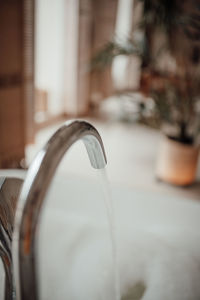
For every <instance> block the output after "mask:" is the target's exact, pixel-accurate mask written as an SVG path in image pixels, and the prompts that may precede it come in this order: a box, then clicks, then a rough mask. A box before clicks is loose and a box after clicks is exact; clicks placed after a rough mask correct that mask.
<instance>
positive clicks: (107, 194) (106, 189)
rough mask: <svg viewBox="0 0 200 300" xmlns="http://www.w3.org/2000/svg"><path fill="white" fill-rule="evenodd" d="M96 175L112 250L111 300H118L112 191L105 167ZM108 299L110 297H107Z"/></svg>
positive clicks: (118, 287) (118, 286)
mask: <svg viewBox="0 0 200 300" xmlns="http://www.w3.org/2000/svg"><path fill="white" fill-rule="evenodd" d="M98 176H99V179H100V182H101V185H102V190H103V194H104V202H105V207H106V213H107V218H108V223H109V233H110V240H111V247H112V248H111V250H112V260H113V261H112V263H113V289H114V298H113V299H112V300H120V299H121V296H120V281H119V270H118V253H117V240H116V230H115V226H116V223H115V213H114V206H113V198H112V192H111V188H110V185H109V181H108V177H107V173H106V169H105V168H104V169H100V170H98ZM109 300H110V299H109Z"/></svg>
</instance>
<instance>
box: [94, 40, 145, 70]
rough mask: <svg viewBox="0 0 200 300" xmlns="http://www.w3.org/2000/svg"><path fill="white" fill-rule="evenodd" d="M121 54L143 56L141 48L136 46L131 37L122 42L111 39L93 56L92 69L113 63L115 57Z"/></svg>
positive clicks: (102, 67)
mask: <svg viewBox="0 0 200 300" xmlns="http://www.w3.org/2000/svg"><path fill="white" fill-rule="evenodd" d="M119 55H126V56H131V55H138V56H141V48H140V47H139V46H136V45H135V43H134V41H133V40H131V39H129V40H128V41H127V42H126V43H124V44H122V43H120V41H119V42H118V41H114V40H113V41H110V42H108V43H106V44H105V45H104V46H103V47H102V48H101V49H100V50H99V51H98V52H97V53H96V55H95V56H94V57H93V58H92V61H91V68H92V69H104V68H106V67H107V66H109V65H111V63H112V62H113V59H114V58H115V57H116V56H119Z"/></svg>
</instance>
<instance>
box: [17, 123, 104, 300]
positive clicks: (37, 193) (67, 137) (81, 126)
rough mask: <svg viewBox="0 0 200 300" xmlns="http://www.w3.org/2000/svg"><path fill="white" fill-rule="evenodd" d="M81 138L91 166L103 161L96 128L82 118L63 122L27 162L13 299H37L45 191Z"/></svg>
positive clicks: (21, 196) (99, 165)
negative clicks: (38, 241) (38, 244)
mask: <svg viewBox="0 0 200 300" xmlns="http://www.w3.org/2000/svg"><path fill="white" fill-rule="evenodd" d="M79 139H82V140H83V142H84V144H85V146H86V149H87V152H88V156H89V159H90V163H91V165H92V167H93V168H96V169H101V168H104V167H105V165H106V155H105V151H104V147H103V143H102V140H101V137H100V135H99V133H98V132H97V130H96V129H95V128H94V127H93V126H92V125H91V124H89V123H87V122H84V121H71V122H66V123H65V124H64V125H63V126H62V127H61V128H60V129H59V130H58V131H57V132H56V133H55V134H54V135H53V136H52V137H51V138H50V140H49V141H48V142H47V144H46V145H45V147H44V148H43V149H42V150H41V151H40V152H39V153H38V155H37V156H36V158H35V159H34V161H33V163H32V164H31V166H30V168H29V170H28V172H27V176H26V179H25V181H24V184H23V187H22V191H21V194H20V197H19V201H18V204H17V209H16V216H15V223H14V235H13V249H12V250H13V251H12V255H13V261H14V275H15V280H16V293H17V300H27V299H28V300H38V299H39V296H38V284H37V276H36V274H37V265H36V253H35V248H36V247H35V246H36V239H37V238H36V231H37V230H38V228H37V227H38V221H39V217H40V213H41V210H42V207H43V202H44V199H45V195H46V192H47V190H48V187H49V185H50V183H51V180H52V178H53V176H54V174H55V171H56V169H57V167H58V165H59V163H60V161H61V159H62V158H63V156H64V154H65V153H66V152H67V150H68V149H69V148H70V146H71V145H72V144H74V143H75V142H76V141H77V140H79Z"/></svg>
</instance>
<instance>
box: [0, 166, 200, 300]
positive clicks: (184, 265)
mask: <svg viewBox="0 0 200 300" xmlns="http://www.w3.org/2000/svg"><path fill="white" fill-rule="evenodd" d="M0 175H1V176H2V175H9V176H17V177H21V178H23V177H24V176H25V173H23V172H18V171H15V173H13V171H9V172H7V171H5V172H0ZM111 188H112V194H113V203H114V211H115V220H116V226H115V233H116V240H117V257H118V270H119V275H120V291H121V295H122V299H123V300H137V299H143V300H161V299H162V300H165V299H166V300H169V299H173V300H179V299H180V300H197V299H200V284H199V280H200V251H199V250H200V230H199V228H200V217H199V216H200V203H198V202H197V201H193V200H190V199H182V198H173V197H172V196H168V195H163V194H159V193H153V192H151V191H143V190H139V189H132V188H128V187H124V186H115V185H112V186H111ZM108 228H109V226H108V221H107V217H106V210H105V205H104V199H103V193H102V189H101V185H100V184H99V181H98V178H94V180H91V179H90V180H89V179H85V178H82V177H78V176H73V175H69V176H66V177H65V178H63V176H61V175H59V174H58V175H57V176H56V177H55V179H54V180H53V184H52V185H51V187H50V189H49V191H48V194H47V196H46V201H45V208H44V209H43V212H42V216H41V221H40V231H39V233H38V244H37V252H38V258H37V259H38V262H37V264H38V279H39V287H40V289H39V290H40V298H41V299H43V300H47V299H48V300H51V299H52V300H54V299H57V300H64V299H70V300H102V299H105V300H114V299H112V293H113V265H112V262H113V260H112V251H111V243H110V236H109V230H108ZM0 271H1V272H0V276H1V283H2V278H3V268H2V267H1V270H0ZM2 292H3V289H2V288H1V296H0V299H3V295H2Z"/></svg>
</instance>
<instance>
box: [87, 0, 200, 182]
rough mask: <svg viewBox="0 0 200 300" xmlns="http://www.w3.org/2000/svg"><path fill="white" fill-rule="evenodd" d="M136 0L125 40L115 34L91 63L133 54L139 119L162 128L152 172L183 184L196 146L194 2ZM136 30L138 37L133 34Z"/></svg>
mask: <svg viewBox="0 0 200 300" xmlns="http://www.w3.org/2000/svg"><path fill="white" fill-rule="evenodd" d="M137 2H138V4H140V5H141V3H142V5H143V13H142V16H141V20H140V23H139V24H138V26H137V28H136V29H135V32H134V33H133V36H132V37H130V39H129V41H127V42H126V43H125V44H122V43H121V42H119V41H117V40H116V39H113V40H112V41H110V42H108V43H107V44H106V45H105V47H104V48H103V49H100V51H99V52H98V53H97V54H96V55H95V57H94V59H93V61H92V64H93V67H94V68H99V67H100V68H102V67H105V66H107V65H109V64H110V63H111V62H112V61H113V59H114V57H116V56H118V55H127V56H132V55H133V56H138V57H139V59H140V60H141V80H140V87H139V89H138V91H139V92H140V93H141V94H142V95H143V100H142V101H141V103H140V106H139V107H140V111H139V114H140V119H139V120H140V122H143V123H145V124H147V125H151V126H156V127H159V128H161V129H162V130H163V132H164V138H163V140H162V143H161V147H160V152H159V155H158V162H157V168H156V175H157V177H158V178H160V179H161V180H164V181H167V182H170V183H173V184H177V185H189V184H191V183H192V182H193V181H194V180H195V175H196V168H197V161H198V152H199V151H198V137H199V133H200V50H199V49H200V46H199V39H200V3H199V2H197V1H182V2H181V1H171V2H169V1H167V0H153V1H149V0H138V1H137ZM136 32H139V34H140V39H138V38H135V36H136V37H138V34H135V33H136ZM141 36H142V38H141ZM138 91H137V92H138ZM129 92H130V91H129ZM133 92H135V91H133ZM133 99H134V98H133ZM149 101H151V105H150V106H149ZM149 107H150V108H149ZM147 110H148V113H146V112H147Z"/></svg>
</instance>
